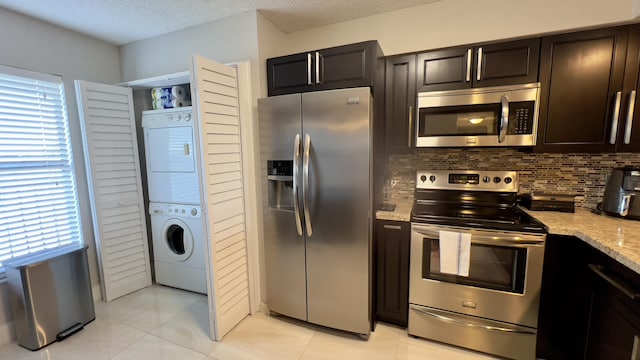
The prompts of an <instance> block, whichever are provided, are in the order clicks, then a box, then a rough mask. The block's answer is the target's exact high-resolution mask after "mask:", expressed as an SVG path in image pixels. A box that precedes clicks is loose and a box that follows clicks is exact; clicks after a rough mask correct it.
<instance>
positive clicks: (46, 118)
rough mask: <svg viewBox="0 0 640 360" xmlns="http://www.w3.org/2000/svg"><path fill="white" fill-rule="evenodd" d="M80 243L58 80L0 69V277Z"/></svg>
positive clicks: (62, 88)
mask: <svg viewBox="0 0 640 360" xmlns="http://www.w3.org/2000/svg"><path fill="white" fill-rule="evenodd" d="M81 239H82V236H81V229H80V222H79V216H78V201H77V190H76V180H75V174H74V168H73V160H72V157H71V143H70V138H69V121H68V119H67V112H66V105H65V97H64V86H63V84H62V78H61V77H59V76H54V75H47V74H40V73H34V72H31V71H26V70H21V69H16V68H11V67H6V66H0V276H4V272H5V268H4V267H3V266H2V264H3V262H5V261H6V260H8V259H11V258H13V257H16V256H20V255H24V254H29V253H34V252H37V251H41V250H44V249H51V248H56V247H59V246H63V245H67V244H71V243H79V242H81Z"/></svg>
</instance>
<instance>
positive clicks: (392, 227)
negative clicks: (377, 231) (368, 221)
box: [384, 225, 402, 230]
mask: <svg viewBox="0 0 640 360" xmlns="http://www.w3.org/2000/svg"><path fill="white" fill-rule="evenodd" d="M384 228H385V229H389V230H401V229H402V227H401V226H400V225H385V226H384Z"/></svg>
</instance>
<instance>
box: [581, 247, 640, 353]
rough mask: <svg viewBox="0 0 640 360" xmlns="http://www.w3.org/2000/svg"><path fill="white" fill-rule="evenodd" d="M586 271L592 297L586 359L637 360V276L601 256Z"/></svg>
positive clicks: (639, 297)
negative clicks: (589, 273)
mask: <svg viewBox="0 0 640 360" xmlns="http://www.w3.org/2000/svg"><path fill="white" fill-rule="evenodd" d="M589 269H590V270H591V272H592V277H593V295H592V302H591V316H590V321H589V333H588V337H587V348H586V353H585V354H586V356H585V358H586V359H588V360H605V359H606V360H622V359H624V360H628V359H633V360H635V359H640V275H638V274H637V273H634V272H633V271H631V270H629V269H628V268H626V267H624V266H622V265H620V264H619V263H617V262H614V261H612V259H610V258H608V257H605V256H604V255H602V256H600V257H599V258H598V259H596V261H594V263H593V264H589Z"/></svg>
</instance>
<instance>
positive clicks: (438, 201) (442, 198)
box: [411, 190, 546, 233]
mask: <svg viewBox="0 0 640 360" xmlns="http://www.w3.org/2000/svg"><path fill="white" fill-rule="evenodd" d="M411 221H412V222H417V223H429V224H439V225H449V226H461V227H473V228H483V229H495V230H508V231H522V232H535V233H544V232H546V228H545V226H544V225H543V224H542V223H540V222H539V221H537V220H536V219H534V218H533V217H531V216H530V215H528V214H527V213H525V212H524V211H522V210H520V209H519V208H518V207H517V206H516V205H515V193H479V192H465V191H446V190H444V191H443V190H440V191H438V190H435V191H420V192H416V201H415V203H414V205H413V211H412V213H411Z"/></svg>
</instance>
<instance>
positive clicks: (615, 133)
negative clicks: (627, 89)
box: [609, 91, 622, 145]
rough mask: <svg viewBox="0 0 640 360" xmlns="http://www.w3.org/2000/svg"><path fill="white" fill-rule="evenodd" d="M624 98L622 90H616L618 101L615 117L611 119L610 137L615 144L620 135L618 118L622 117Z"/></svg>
mask: <svg viewBox="0 0 640 360" xmlns="http://www.w3.org/2000/svg"><path fill="white" fill-rule="evenodd" d="M621 98H622V91H618V92H616V101H615V105H613V119H612V120H611V136H610V137H609V144H612V145H613V144H615V143H616V138H617V137H618V118H619V117H620V100H621Z"/></svg>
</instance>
